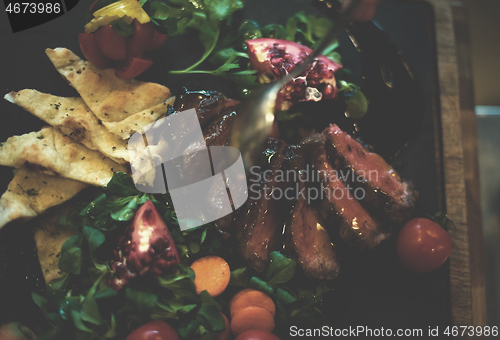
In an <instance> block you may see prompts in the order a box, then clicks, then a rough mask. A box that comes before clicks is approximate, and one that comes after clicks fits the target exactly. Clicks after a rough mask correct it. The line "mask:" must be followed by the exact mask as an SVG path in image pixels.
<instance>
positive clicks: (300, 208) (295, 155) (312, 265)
mask: <svg viewBox="0 0 500 340" xmlns="http://www.w3.org/2000/svg"><path fill="white" fill-rule="evenodd" d="M310 151H311V150H308V148H306V147H304V145H298V146H294V145H289V146H287V147H286V149H285V150H284V152H283V155H284V156H285V161H284V162H283V165H282V167H281V170H282V172H281V173H282V174H283V177H284V180H282V182H281V190H283V192H284V193H285V194H286V197H285V199H284V202H285V203H287V204H288V206H287V207H288V209H286V208H285V209H284V210H285V211H287V216H288V217H287V219H286V224H285V252H286V253H287V254H288V255H289V256H291V257H293V258H295V259H296V260H297V263H298V264H299V266H300V267H301V268H302V270H303V272H304V274H305V275H306V276H307V277H309V278H313V279H333V278H335V277H336V276H337V275H338V272H339V266H338V261H337V255H336V253H335V250H334V246H333V244H332V242H331V239H330V236H329V235H328V232H327V231H326V230H325V228H324V227H325V225H324V223H323V221H320V216H319V213H318V210H317V208H316V207H315V206H314V205H312V204H309V203H310V202H309V198H310V197H309V196H308V191H307V190H308V189H309V188H310V187H312V186H313V184H312V183H311V181H310V180H311V178H310V174H309V170H310V165H309V162H310V156H311V155H310ZM287 190H288V191H287Z"/></svg>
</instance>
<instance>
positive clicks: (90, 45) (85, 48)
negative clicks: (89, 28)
mask: <svg viewBox="0 0 500 340" xmlns="http://www.w3.org/2000/svg"><path fill="white" fill-rule="evenodd" d="M78 42H79V43H80V49H81V50H82V53H83V55H84V56H85V58H87V60H88V61H90V62H91V63H92V64H94V65H95V66H97V67H99V68H107V67H109V66H110V65H111V59H109V58H108V57H106V56H105V55H104V53H102V52H101V50H100V49H99V48H98V47H97V45H96V43H95V39H94V34H93V33H80V35H79V36H78Z"/></svg>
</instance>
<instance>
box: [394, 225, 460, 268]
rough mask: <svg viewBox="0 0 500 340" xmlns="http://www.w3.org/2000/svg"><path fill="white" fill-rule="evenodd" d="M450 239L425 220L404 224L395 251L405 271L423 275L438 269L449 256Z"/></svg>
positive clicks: (444, 232) (445, 233) (441, 229)
mask: <svg viewBox="0 0 500 340" xmlns="http://www.w3.org/2000/svg"><path fill="white" fill-rule="evenodd" d="M451 247H452V242H451V237H450V234H448V232H446V230H444V229H443V228H441V227H440V226H439V225H438V224H437V223H435V222H433V221H431V220H429V219H427V218H414V219H411V220H409V221H408V222H406V224H405V225H404V226H403V228H402V229H401V232H400V233H399V236H398V242H397V251H398V257H399V260H400V261H401V263H402V264H403V265H404V266H405V268H406V269H408V270H411V271H413V272H417V273H425V272H429V271H431V270H434V269H436V268H438V267H440V266H441V265H442V264H443V263H444V262H445V261H446V260H447V259H448V257H449V256H450V254H451Z"/></svg>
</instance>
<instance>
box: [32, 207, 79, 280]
mask: <svg viewBox="0 0 500 340" xmlns="http://www.w3.org/2000/svg"><path fill="white" fill-rule="evenodd" d="M67 210H68V209H67V208H66V207H58V208H57V210H54V211H52V212H50V213H48V214H47V215H45V216H43V217H41V218H40V220H38V221H37V222H38V223H37V226H36V227H35V228H33V232H34V234H35V244H36V250H37V253H38V261H40V268H41V269H42V273H43V278H44V279H45V283H48V282H50V281H52V280H54V279H57V278H60V277H61V276H63V275H64V273H63V272H62V271H61V270H60V269H59V257H60V256H61V247H62V245H63V244H64V242H66V240H67V239H68V238H70V237H71V236H73V235H75V233H74V232H72V231H70V230H59V229H57V228H56V226H55V221H56V218H57V216H58V215H60V214H63V213H65V212H67Z"/></svg>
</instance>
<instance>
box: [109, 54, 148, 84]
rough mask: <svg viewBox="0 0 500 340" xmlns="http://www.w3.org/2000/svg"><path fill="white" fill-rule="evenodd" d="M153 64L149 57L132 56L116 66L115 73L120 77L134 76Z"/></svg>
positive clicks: (128, 77)
mask: <svg viewBox="0 0 500 340" xmlns="http://www.w3.org/2000/svg"><path fill="white" fill-rule="evenodd" d="M151 65H153V61H152V60H150V59H145V58H140V57H132V58H128V59H127V60H126V61H125V62H124V63H122V64H121V65H119V67H117V68H116V71H115V74H116V76H117V77H118V78H121V79H130V78H135V77H137V76H138V75H139V74H141V73H142V72H144V71H146V70H147V69H148V68H150V67H151Z"/></svg>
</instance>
